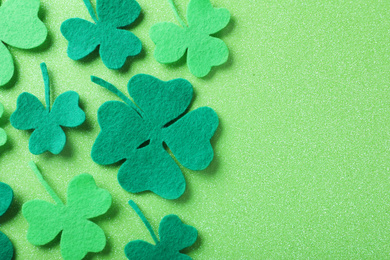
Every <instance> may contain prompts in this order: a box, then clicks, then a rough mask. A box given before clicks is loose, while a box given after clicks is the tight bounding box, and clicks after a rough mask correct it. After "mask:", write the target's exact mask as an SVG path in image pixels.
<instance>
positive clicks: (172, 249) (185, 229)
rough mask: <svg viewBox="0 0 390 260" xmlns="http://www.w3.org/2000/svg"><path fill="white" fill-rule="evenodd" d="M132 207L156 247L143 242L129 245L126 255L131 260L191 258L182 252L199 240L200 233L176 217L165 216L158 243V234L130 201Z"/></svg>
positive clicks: (182, 259)
mask: <svg viewBox="0 0 390 260" xmlns="http://www.w3.org/2000/svg"><path fill="white" fill-rule="evenodd" d="M129 204H130V206H131V207H132V208H133V209H134V210H135V212H136V213H137V214H138V216H140V218H141V219H142V221H143V222H144V224H145V226H146V228H147V229H148V230H149V232H150V235H151V236H152V238H153V240H154V242H155V243H156V245H152V244H149V243H147V242H145V241H142V240H136V241H132V242H130V243H128V244H127V245H126V247H125V254H126V256H127V258H128V259H130V260H149V259H154V260H186V259H187V260H188V259H192V258H191V257H189V256H187V255H185V254H182V253H180V250H183V249H184V248H187V247H189V246H191V245H193V244H194V243H195V241H196V239H197V238H198V231H197V230H196V229H195V228H194V227H192V226H188V225H185V224H183V222H182V221H181V220H180V218H179V217H178V216H176V215H168V216H165V217H164V218H163V219H162V220H161V222H160V228H159V230H158V233H159V235H160V240H161V241H158V239H157V236H156V234H155V233H154V232H153V229H152V227H151V225H150V224H149V222H148V221H147V219H146V218H145V216H144V215H143V214H142V212H141V210H140V209H139V208H138V206H137V204H135V203H134V201H132V200H130V201H129Z"/></svg>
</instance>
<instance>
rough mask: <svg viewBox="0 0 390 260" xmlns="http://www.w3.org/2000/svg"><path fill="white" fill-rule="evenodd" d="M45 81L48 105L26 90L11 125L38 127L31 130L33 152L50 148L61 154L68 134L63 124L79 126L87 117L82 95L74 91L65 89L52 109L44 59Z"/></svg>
mask: <svg viewBox="0 0 390 260" xmlns="http://www.w3.org/2000/svg"><path fill="white" fill-rule="evenodd" d="M41 69H42V74H43V80H44V83H45V100H46V109H45V108H44V107H43V105H42V103H41V102H40V101H39V100H38V98H37V97H35V96H34V95H32V94H30V93H27V92H24V93H22V94H20V96H19V97H18V100H17V108H16V111H15V112H14V113H13V114H12V115H11V120H10V121H11V125H12V126H13V127H15V128H17V129H21V130H29V129H35V130H34V132H33V133H32V134H31V137H30V142H29V149H30V152H31V153H33V154H41V153H43V152H45V151H50V152H51V153H53V154H59V153H60V152H61V151H62V149H63V148H64V146H65V142H66V136H65V133H64V131H63V130H62V128H61V126H64V127H76V126H79V125H81V124H82V123H83V122H84V121H85V113H84V111H83V110H81V108H79V95H78V94H77V93H76V92H74V91H67V92H65V93H62V94H61V95H60V96H59V97H58V98H57V99H56V100H55V101H54V104H53V108H52V109H51V111H50V88H49V76H48V73H47V67H46V64H45V63H42V64H41Z"/></svg>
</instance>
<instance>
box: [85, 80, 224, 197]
mask: <svg viewBox="0 0 390 260" xmlns="http://www.w3.org/2000/svg"><path fill="white" fill-rule="evenodd" d="M92 81H93V82H95V83H97V84H99V85H101V86H103V87H105V88H107V89H109V90H110V91H112V92H113V93H115V94H116V95H118V96H119V97H120V98H121V99H122V100H123V101H124V102H125V103H123V102H120V101H108V102H106V103H104V104H103V105H102V106H101V107H100V108H99V110H98V122H99V125H100V127H101V132H100V134H99V136H98V137H97V139H96V141H95V143H94V145H93V147H92V153H91V156H92V159H93V160H94V161H95V162H96V163H98V164H102V165H107V164H113V163H116V162H119V161H121V160H123V159H125V160H126V161H125V163H123V165H122V166H121V168H120V169H119V172H118V181H119V183H120V185H121V186H122V187H123V188H124V189H125V190H127V191H129V192H133V193H137V192H141V191H146V190H150V191H153V192H154V193H156V194H158V195H159V196H161V197H163V198H166V199H176V198H178V197H180V196H181V195H182V194H183V192H184V190H185V186H186V183H185V179H184V177H183V174H182V173H181V170H180V168H179V166H178V165H177V164H176V162H175V161H174V159H173V158H172V157H171V156H170V155H169V153H168V152H167V151H166V150H165V149H164V146H163V143H165V144H166V145H167V146H168V147H169V149H170V150H171V151H172V153H173V154H174V156H175V158H176V159H177V161H179V162H180V163H181V164H182V165H183V166H184V167H186V168H189V169H191V170H203V169H205V168H206V167H207V166H208V165H209V164H210V162H211V161H212V159H213V156H214V152H213V149H212V146H211V144H210V139H211V137H212V136H213V135H214V132H215V130H216V129H217V127H218V116H217V114H216V113H215V112H214V110H213V109H211V108H209V107H201V108H198V109H196V110H194V111H191V112H189V113H187V114H185V115H183V113H185V111H186V109H187V108H188V106H189V104H190V102H191V99H192V86H191V84H190V83H189V82H188V81H187V80H184V79H175V80H171V81H167V82H164V81H161V80H159V79H157V78H155V77H153V76H150V75H145V74H138V75H136V76H134V77H133V78H132V79H131V80H130V81H129V84H128V91H129V93H130V96H131V97H132V98H133V100H134V103H135V104H134V103H133V102H132V101H130V99H129V98H128V97H126V96H125V95H124V94H123V93H122V92H120V91H119V90H118V89H117V88H116V87H114V86H113V85H111V84H110V83H108V82H106V81H104V80H102V79H100V78H97V77H92ZM181 115H183V116H181Z"/></svg>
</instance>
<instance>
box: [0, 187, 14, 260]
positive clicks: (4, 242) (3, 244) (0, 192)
mask: <svg viewBox="0 0 390 260" xmlns="http://www.w3.org/2000/svg"><path fill="white" fill-rule="evenodd" d="M13 197H14V194H13V192H12V189H11V188H10V186H8V185H7V184H5V183H3V182H0V217H1V216H3V215H4V213H5V212H6V211H7V210H8V208H9V206H10V205H11V202H12V199H13ZM13 254H14V248H13V246H12V243H11V241H10V240H9V239H8V237H7V236H6V235H4V233H3V232H1V231H0V259H2V260H11V259H12V256H13Z"/></svg>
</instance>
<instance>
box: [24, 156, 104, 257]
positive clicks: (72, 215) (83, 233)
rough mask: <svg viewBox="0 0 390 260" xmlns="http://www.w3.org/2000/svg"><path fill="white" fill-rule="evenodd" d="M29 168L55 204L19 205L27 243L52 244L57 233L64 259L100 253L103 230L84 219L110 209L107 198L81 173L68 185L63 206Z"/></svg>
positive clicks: (33, 167)
mask: <svg viewBox="0 0 390 260" xmlns="http://www.w3.org/2000/svg"><path fill="white" fill-rule="evenodd" d="M30 167H31V168H32V169H33V171H34V173H35V174H36V175H37V177H38V179H39V181H40V182H41V183H42V185H43V186H44V187H45V188H46V190H47V191H48V193H49V194H50V196H51V197H52V198H53V200H54V201H55V203H56V204H52V203H49V202H46V201H43V200H32V201H29V202H26V203H25V204H24V205H23V208H22V211H23V215H24V217H25V218H26V219H27V222H28V223H29V225H30V226H29V229H28V233H27V240H28V241H29V242H30V243H31V244H33V245H36V246H40V245H45V244H47V243H49V242H50V241H52V240H53V239H54V238H55V237H56V236H57V235H58V234H59V233H60V232H61V231H62V234H61V254H62V256H63V258H64V259H65V260H67V259H69V260H75V259H82V258H83V257H84V256H85V255H86V254H87V253H88V252H100V251H102V250H103V249H104V247H105V245H106V236H105V235H104V232H103V230H102V229H101V228H100V227H99V226H98V225H96V224H95V223H93V222H92V221H90V220H88V219H90V218H94V217H97V216H100V215H103V214H104V213H106V212H107V210H108V209H109V208H110V207H111V195H110V193H109V192H108V191H107V190H104V189H101V188H99V187H97V186H96V183H95V181H94V179H93V177H92V176H91V175H89V174H86V173H84V174H81V175H78V176H76V177H74V178H73V179H72V180H71V182H70V183H69V186H68V200H67V201H68V203H67V205H65V204H63V203H62V201H61V199H60V198H59V197H58V196H57V194H56V193H55V191H54V190H53V189H52V188H51V187H50V186H49V184H48V183H47V182H46V181H45V180H44V179H43V177H42V175H41V173H40V172H39V170H38V168H37V166H36V165H35V164H34V162H30Z"/></svg>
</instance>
